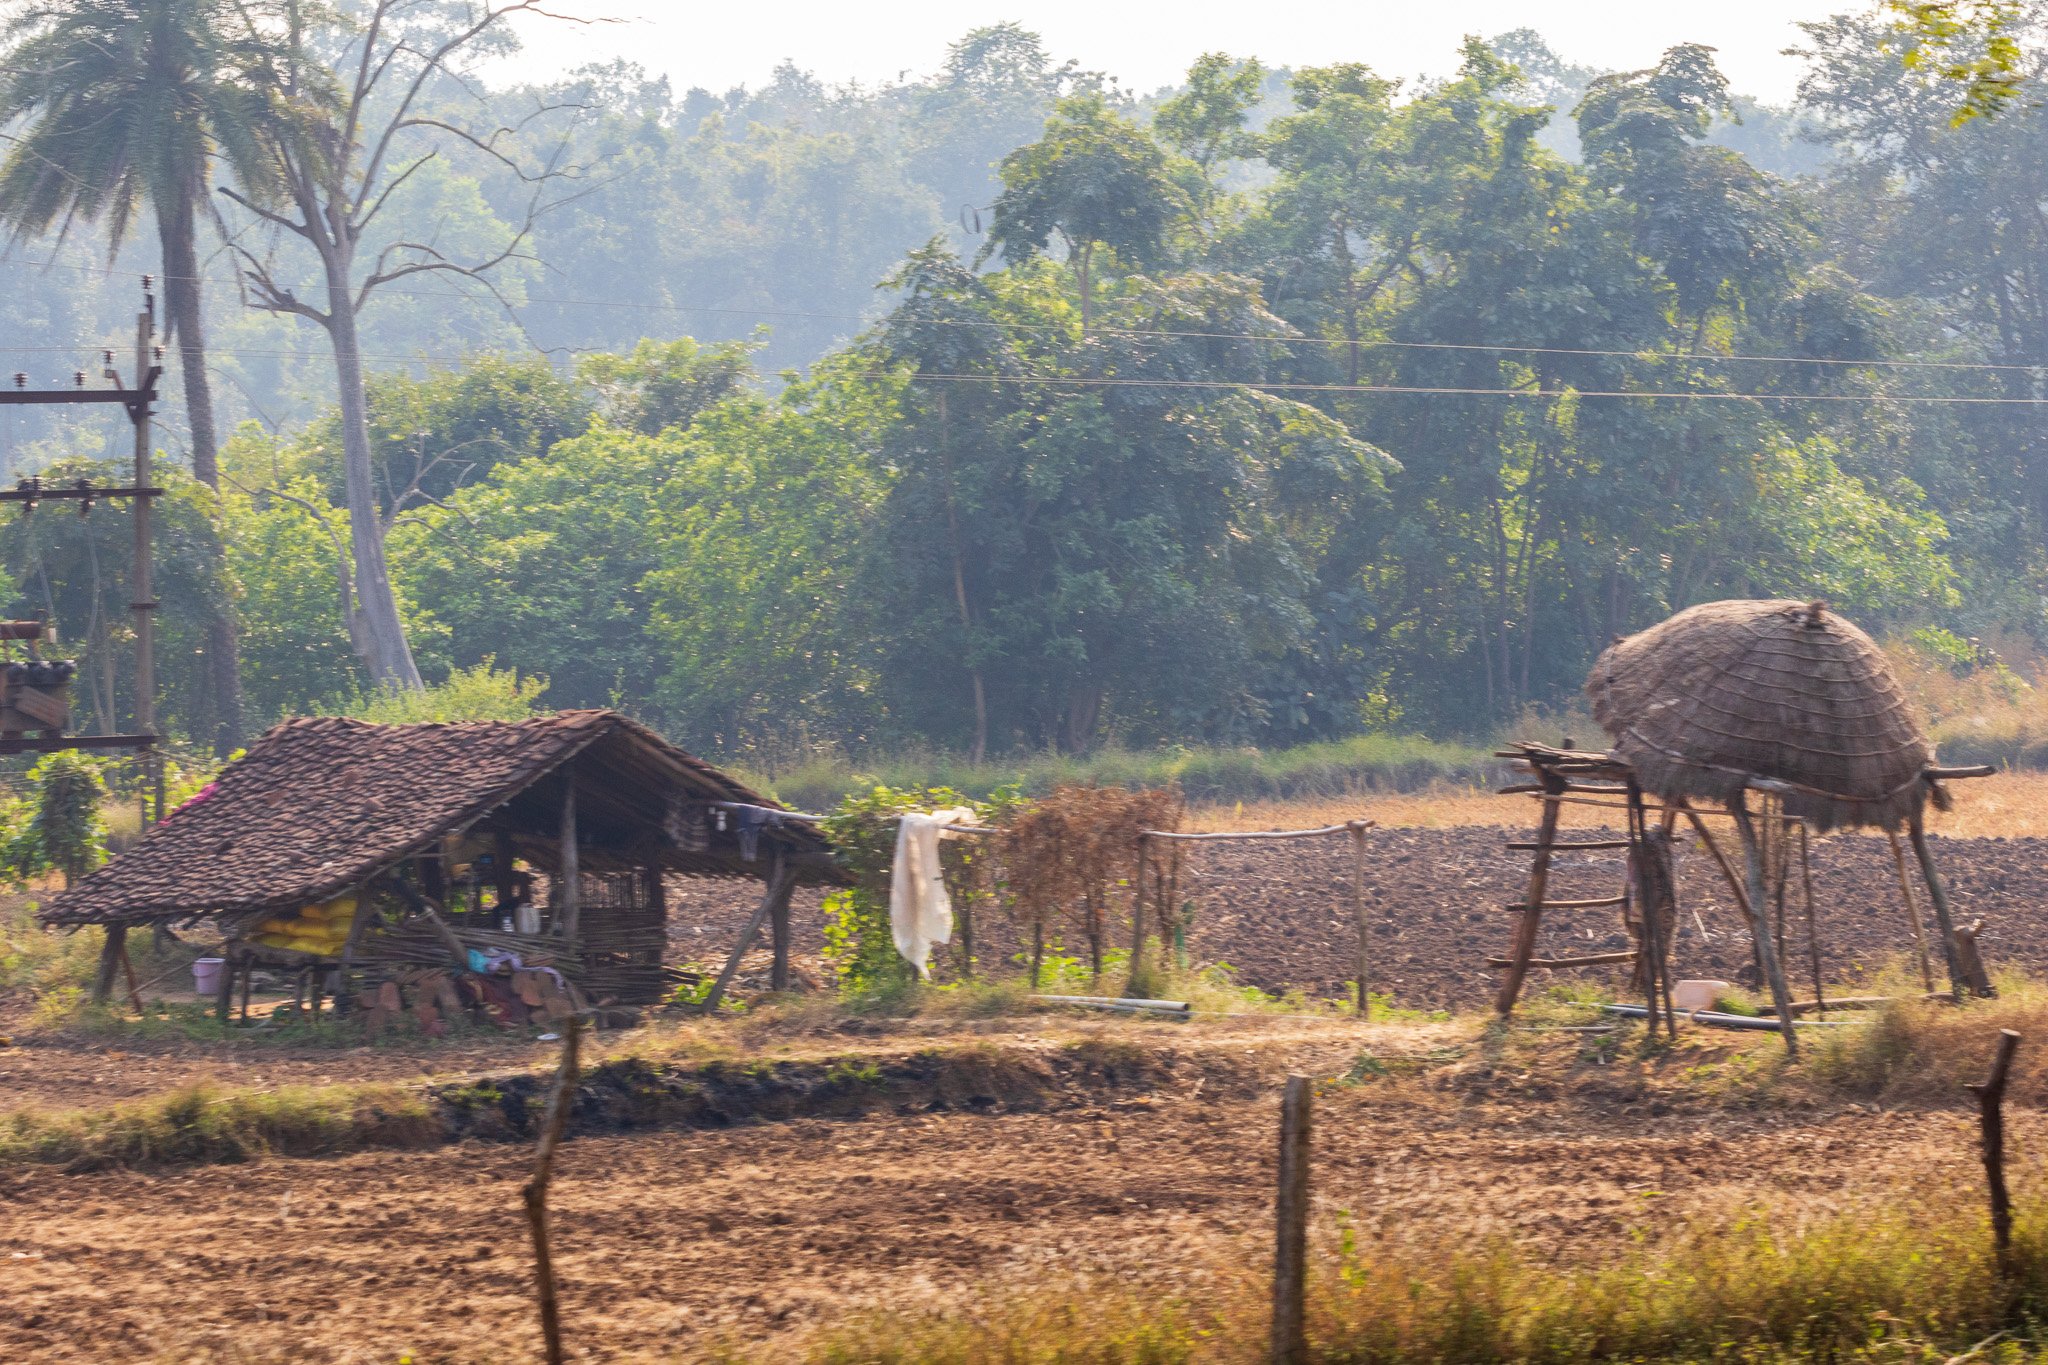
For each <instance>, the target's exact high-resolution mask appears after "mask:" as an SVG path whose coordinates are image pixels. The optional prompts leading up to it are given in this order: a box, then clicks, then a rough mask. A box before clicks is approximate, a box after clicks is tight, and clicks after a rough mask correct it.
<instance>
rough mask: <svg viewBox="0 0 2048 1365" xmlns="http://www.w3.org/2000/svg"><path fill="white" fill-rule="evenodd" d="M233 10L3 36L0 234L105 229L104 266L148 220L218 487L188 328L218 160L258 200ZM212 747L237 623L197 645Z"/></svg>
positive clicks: (254, 118) (233, 701)
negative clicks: (150, 216) (207, 656)
mask: <svg viewBox="0 0 2048 1365" xmlns="http://www.w3.org/2000/svg"><path fill="white" fill-rule="evenodd" d="M246 10H247V6H246V5H242V4H238V3H236V0H32V3H30V4H28V5H26V6H24V7H23V8H22V9H21V10H19V11H18V12H17V13H16V15H15V17H14V18H13V20H12V21H11V22H10V23H9V24H8V25H7V28H6V30H5V39H6V43H7V51H6V58H5V61H6V66H5V70H4V72H0V127H13V128H14V129H15V136H14V137H13V138H12V139H11V141H12V144H13V145H12V146H11V147H10V148H9V149H8V151H7V154H6V157H5V160H4V161H0V223H5V224H6V225H7V226H8V227H10V228H11V229H12V230H13V232H14V235H15V236H16V238H17V239H19V238H26V237H35V236H40V235H42V234H44V233H47V232H50V231H52V230H53V229H54V230H55V231H57V232H58V233H59V234H60V235H61V234H63V233H66V232H68V231H70V229H71V228H72V227H73V226H74V225H76V224H78V223H92V224H104V225H105V228H106V231H107V236H108V250H109V253H110V254H111V253H113V252H117V251H119V250H120V248H121V244H122V242H123V241H124V240H126V238H127V235H128V230H129V227H130V226H131V224H132V223H133V221H134V218H135V216H136V214H137V213H138V212H139V211H140V210H141V209H142V208H143V207H144V206H145V205H147V207H148V208H149V209H150V210H152V211H153V212H154V213H155V215H156V229H157V238H158V241H159V243H160V245H161V246H162V249H163V291H164V317H165V324H166V329H167V333H168V335H167V337H166V340H167V341H169V342H170V343H171V344H173V345H175V346H176V348H177V351H178V363H179V368H180V373H181V376H182V378H183V380H184V389H185V407H186V414H187V421H188V424H189V427H190V431H191V441H192V472H193V473H194V474H195V475H196V476H198V478H200V479H201V480H202V481H204V482H205V483H206V484H207V486H208V487H211V488H214V489H218V488H219V487H220V466H219V458H218V445H217V435H216V432H215V428H214V417H213V390H212V388H211V386H210V385H209V384H208V382H207V376H206V340H205V331H204V329H203V327H202V325H201V319H200V296H201V290H200V279H199V251H198V226H199V215H200V213H201V212H202V211H210V210H202V206H203V205H207V204H209V202H210V195H209V193H208V182H209V181H210V180H211V178H212V173H213V167H214V165H215V163H216V162H219V163H222V164H224V165H225V166H226V168H227V169H228V171H229V172H230V173H231V174H232V175H233V176H234V178H235V179H237V180H238V181H240V182H241V183H242V184H243V185H244V186H245V187H250V188H255V189H259V190H260V189H261V188H262V187H263V185H264V184H265V182H266V176H267V175H268V174H269V172H268V163H267V162H266V160H265V158H264V157H263V155H262V153H261V149H260V145H259V142H258V134H259V132H260V129H261V125H262V122H263V120H264V119H265V118H267V117H270V116H271V113H272V111H271V109H270V107H269V105H270V97H269V95H267V94H266V93H265V91H266V87H265V86H264V85H263V83H262V82H261V81H258V80H255V79H251V78H250V75H251V73H252V72H253V70H254V69H255V66H256V63H257V60H258V59H259V57H260V53H258V52H256V51H255V50H254V45H255V43H256V42H257V41H259V40H258V38H257V37H256V32H257V30H256V29H255V28H253V27H252V26H250V25H249V24H248V23H247V22H246V19H247V14H246ZM208 636H209V639H208V642H207V644H208V651H209V653H211V654H212V656H213V665H214V666H213V673H214V692H215V698H216V702H217V705H218V711H219V714H218V715H217V717H216V721H217V723H218V727H219V729H218V733H217V735H216V737H215V738H216V741H217V742H218V743H226V744H231V743H233V742H234V741H236V740H237V739H239V737H240V730H241V686H240V682H239V679H238V678H237V675H236V659H235V654H236V650H235V633H234V624H233V622H232V620H230V619H229V618H228V617H227V615H226V614H225V613H223V614H221V616H220V617H218V618H217V619H216V620H215V622H214V623H213V624H212V626H211V628H210V629H209V631H208Z"/></svg>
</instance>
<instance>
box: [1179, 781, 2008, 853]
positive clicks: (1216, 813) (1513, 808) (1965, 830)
mask: <svg viewBox="0 0 2048 1365" xmlns="http://www.w3.org/2000/svg"><path fill="white" fill-rule="evenodd" d="M1952 786H1953V789H1954V792H1955V797H1956V808H1955V810H1953V811H1951V812H1949V813H1947V814H1942V813H1940V812H1938V811H1936V812H1931V816H1932V818H1931V819H1930V821H1929V824H1928V828H1929V829H1931V830H1933V831H1934V832H1935V833H1937V834H1943V835H1947V836H1948V837H1950V838H1955V839H1989V838H2003V839H2018V838H2048V772H2005V773H1999V774H1998V775H1996V776H1995V777H1986V778H1980V779H1975V780H1972V781H1968V782H1957V783H1954V784H1952ZM1361 817H1363V818H1365V819H1367V820H1377V821H1379V822H1380V824H1382V825H1387V826H1394V825H1399V826H1403V827H1407V828H1420V829H1448V828H1451V827H1454V826H1459V825H1497V826H1506V827H1510V828H1517V829H1525V828H1528V827H1530V826H1532V825H1533V824H1534V823H1535V821H1536V803H1535V802H1533V801H1531V800H1530V799H1529V798H1528V797H1526V796H1496V795H1495V794H1494V793H1493V792H1492V790H1491V789H1489V788H1485V787H1458V786H1437V787H1432V788H1430V789H1429V790H1427V791H1420V792H1410V793H1404V794H1389V795H1385V796H1351V797H1339V798H1314V799H1308V800H1300V801H1245V802H1238V803H1235V804H1232V805H1213V806H1194V807H1191V808H1190V809H1189V811H1188V822H1187V827H1188V828H1189V829H1191V830H1201V831H1211V830H1245V829H1312V828H1315V827H1317V826H1321V825H1336V824H1342V823H1343V822H1344V821H1346V820H1356V819H1359V818H1361ZM1621 821H1622V812H1620V811H1618V810H1604V809H1598V808H1593V807H1588V806H1567V807H1565V812H1564V824H1565V826H1566V827H1567V828H1582V827H1589V826H1597V825H1603V824H1607V825H1619V824H1620V823H1621Z"/></svg>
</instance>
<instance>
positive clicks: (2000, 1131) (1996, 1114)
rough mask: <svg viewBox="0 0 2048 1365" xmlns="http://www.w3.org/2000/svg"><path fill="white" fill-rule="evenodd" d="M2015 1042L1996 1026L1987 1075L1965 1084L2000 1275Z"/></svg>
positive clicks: (2004, 1263)
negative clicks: (1973, 1100)
mask: <svg viewBox="0 0 2048 1365" xmlns="http://www.w3.org/2000/svg"><path fill="white" fill-rule="evenodd" d="M2019 1046H2020V1036H2019V1034H2017V1033H2014V1032H2013V1031H2012V1030H2011V1029H2009V1028H2003V1029H2000V1030H1999V1031H1998V1052H1997V1055H1996V1056H1995V1057H1993V1059H1992V1062H1991V1076H1990V1078H1989V1079H1987V1080H1986V1081H1985V1082H1984V1083H1983V1084H1982V1085H1972V1086H1970V1087H1969V1089H1970V1093H1972V1094H1973V1095H1975V1096H1976V1097H1977V1108H1978V1116H1977V1126H1978V1130H1979V1136H1980V1138H1981V1139H1982V1144H1983V1149H1984V1179H1985V1183H1986V1184H1988V1185H1989V1186H1990V1189H1991V1242H1992V1246H1993V1247H1994V1248H1995V1249H1996V1251H1997V1253H1998V1273H1999V1274H2001V1275H2004V1274H2009V1273H2010V1272H2011V1270H2012V1195H2011V1193H2010V1192H2009V1191H2007V1189H2006V1187H2005V1081H2006V1076H2007V1074H2008V1073H2009V1072H2010V1071H2011V1070H2012V1055H2013V1053H2015V1052H2017V1051H2019Z"/></svg>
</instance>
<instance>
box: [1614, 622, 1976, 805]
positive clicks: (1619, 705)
mask: <svg viewBox="0 0 2048 1365" xmlns="http://www.w3.org/2000/svg"><path fill="white" fill-rule="evenodd" d="M1586 695H1587V696H1588V697H1590V698H1591V699H1592V702H1593V716H1594V718H1595V719H1596V720H1598V721H1599V722H1600V725H1601V727H1602V728H1603V729H1605V730H1606V731H1607V733H1608V734H1609V735H1610V736H1612V737H1613V740H1614V749H1613V753H1614V756H1615V757H1616V758H1619V759H1621V760H1622V761H1624V762H1626V763H1627V764H1628V765H1629V766H1630V767H1631V768H1632V769H1633V770H1634V771H1635V774H1636V780H1637V781H1638V782H1639V783H1640V784H1641V785H1642V788H1643V790H1644V791H1646V792H1651V793H1654V794H1656V795H1658V796H1663V797H1667V798H1678V797H1686V798H1690V799H1694V800H1699V801H1707V802H1714V803H1724V802H1726V801H1728V800H1729V799H1731V798H1732V797H1734V796H1736V795H1737V794H1738V793H1739V792H1741V790H1742V789H1743V787H1744V786H1745V785H1750V784H1752V783H1753V782H1754V781H1755V780H1756V779H1761V789H1762V790H1766V791H1770V792H1772V793H1774V794H1776V795H1778V796H1780V797H1781V798H1782V800H1783V801H1784V808H1785V812H1786V814H1788V815H1795V816H1800V817H1803V818H1804V819H1806V820H1807V821H1808V822H1810V823H1811V824H1813V825H1814V826H1815V827H1816V828H1818V829H1823V830H1826V829H1834V828H1837V827H1840V826H1845V825H1851V826H1853V825H1875V826H1880V827H1883V828H1886V829H1892V828H1896V827H1897V826H1898V825H1899V824H1900V823H1901V822H1902V821H1904V820H1905V819H1906V818H1907V817H1908V816H1910V815H1911V814H1912V813H1913V811H1915V810H1916V809H1918V807H1919V805H1920V803H1921V802H1922V801H1923V800H1925V799H1926V798H1927V796H1928V795H1929V793H1930V792H1931V791H1936V790H1937V789H1935V788H1934V786H1933V784H1932V783H1930V782H1929V781H1928V780H1927V778H1926V771H1927V768H1928V766H1929V765H1930V764H1931V763H1932V762H1933V761H1934V746H1933V745H1932V744H1930V743H1929V742H1928V739H1927V734H1926V731H1925V730H1923V729H1922V728H1921V725H1920V722H1919V719H1918V718H1917V717H1916V716H1915V715H1914V714H1913V710H1912V707H1911V705H1910V704H1909V703H1908V702H1907V700H1906V696H1905V692H1904V691H1903V690H1902V689H1901V688H1900V686H1899V681H1898V679H1897V678H1896V677H1894V676H1893V674H1892V671H1891V667H1890V665H1889V664H1888V663H1887V662H1886V660H1885V657H1884V653H1883V651H1881V650H1880V649H1878V647H1877V645H1876V643H1875V642H1874V641H1872V640H1871V638H1870V637H1869V636H1868V635H1865V634H1864V633H1863V632H1862V631H1860V630H1858V629H1857V628H1856V627H1855V626H1854V625H1852V624H1850V623H1849V622H1848V621H1846V620H1844V619H1843V618H1842V617H1840V616H1837V615H1835V614H1834V613H1833V612H1831V611H1829V610H1827V608H1826V606H1825V605H1824V604H1822V603H1818V602H1816V603H1806V602H1791V601H1775V602H1758V601H1735V602H1708V603H1704V604H1702V605H1700V606H1697V607H1690V608H1688V609H1686V610H1685V611H1682V612H1679V613H1678V614H1677V615H1676V616H1673V617H1672V618H1671V619H1670V620H1668V621H1665V622H1663V623H1662V624H1660V625H1656V626H1652V627H1651V628H1650V629H1648V630H1646V631H1643V632H1641V633H1640V634H1637V635H1631V636H1629V637H1628V638H1627V639H1625V640H1620V641H1617V642H1616V643H1615V644H1614V645H1613V646H1612V647H1610V648H1609V649H1608V650H1607V651H1606V652H1605V653H1604V654H1602V655H1601V656H1600V659H1599V662H1598V663H1596V664H1594V666H1593V672H1592V675H1591V676H1590V677H1588V678H1587V679H1586ZM1937 799H1938V793H1937Z"/></svg>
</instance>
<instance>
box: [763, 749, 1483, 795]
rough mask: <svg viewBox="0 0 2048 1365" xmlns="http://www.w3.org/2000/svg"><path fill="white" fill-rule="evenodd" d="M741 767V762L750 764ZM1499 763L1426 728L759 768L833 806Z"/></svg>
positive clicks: (1254, 785)
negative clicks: (859, 798)
mask: <svg viewBox="0 0 2048 1365" xmlns="http://www.w3.org/2000/svg"><path fill="white" fill-rule="evenodd" d="M741 766H744V765H743V764H742V765H741ZM1497 766H1498V765H1497V764H1496V763H1495V761H1494V760H1493V759H1492V758H1491V757H1490V756H1489V751H1488V750H1487V749H1484V748H1480V747H1477V746H1474V745H1469V744H1455V743H1446V742H1442V741H1439V740H1432V739H1424V738H1422V737H1421V736H1419V735H1382V734H1375V735H1356V736H1353V737H1352V738H1350V739H1337V740H1327V741H1323V742H1321V743H1316V744H1303V745H1299V746H1296V747H1294V748H1289V749H1254V748H1190V747H1187V746H1179V745H1176V746H1174V747H1171V748H1164V749H1147V750H1132V749H1100V750H1097V751H1095V752H1093V753H1089V754H1081V755H1072V754H1027V755H1019V756H1017V757H1014V758H1006V759H995V760H991V761H989V762H986V763H980V764H976V763H970V762H968V761H967V759H966V758H964V757H963V756H961V755H959V754H950V753H942V752H936V751H933V752H925V753H917V752H908V753H897V754H891V755H888V756H886V757H883V756H877V757H874V758H870V759H865V760H861V761H859V762H849V761H847V760H844V759H840V758H814V759H811V760H809V761H806V762H803V763H800V764H796V765H794V766H791V767H788V768H785V769H782V770H781V771H777V772H770V773H760V774H756V776H757V778H758V780H759V781H761V782H762V784H763V785H765V786H767V787H769V788H771V789H772V790H773V791H774V792H775V793H776V794H777V795H778V796H780V797H781V798H782V799H783V800H784V801H786V802H788V803H789V804H791V805H793V806H796V807H798V808H800V809H803V810H830V809H832V808H834V807H836V806H837V805H838V804H839V802H840V800H841V799H842V798H844V797H846V796H848V795H850V794H853V793H858V792H865V791H869V790H871V789H873V788H875V787H878V786H880V787H892V788H899V789H902V788H925V787H951V788H953V789H955V790H957V791H960V792H964V793H966V794H968V795H969V796H974V797H986V796H988V795H989V794H991V793H993V792H995V791H997V790H998V789H1000V788H1004V787H1009V786H1015V787H1016V788H1017V789H1019V790H1020V791H1021V792H1022V793H1023V794H1024V795H1026V796H1042V795H1044V794H1045V793H1047V792H1049V791H1051V790H1052V789H1053V788H1054V787H1058V786H1063V785H1067V784H1093V785H1098V786H1115V787H1165V786H1171V785H1175V784H1178V785H1179V787H1180V789H1181V791H1182V792H1184V793H1185V794H1186V795H1187V797H1188V799H1189V800H1191V801H1202V802H1217V801H1257V800H1293V799H1297V798H1303V797H1329V796H1345V795H1350V794H1352V793H1355V792H1364V791H1416V790H1420V789H1422V788H1424V787H1428V786H1430V785H1431V784H1432V783H1437V782H1464V783H1475V782H1483V781H1485V780H1487V778H1488V777H1489V776H1490V775H1491V774H1492V773H1493V771H1494V769H1495V768H1496V767H1497Z"/></svg>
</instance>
